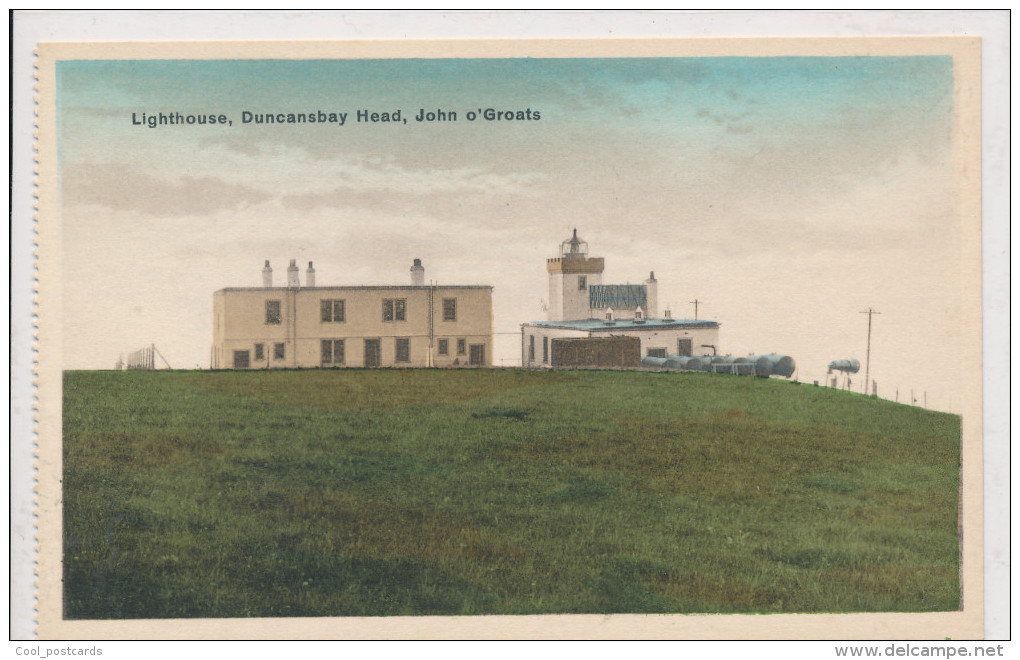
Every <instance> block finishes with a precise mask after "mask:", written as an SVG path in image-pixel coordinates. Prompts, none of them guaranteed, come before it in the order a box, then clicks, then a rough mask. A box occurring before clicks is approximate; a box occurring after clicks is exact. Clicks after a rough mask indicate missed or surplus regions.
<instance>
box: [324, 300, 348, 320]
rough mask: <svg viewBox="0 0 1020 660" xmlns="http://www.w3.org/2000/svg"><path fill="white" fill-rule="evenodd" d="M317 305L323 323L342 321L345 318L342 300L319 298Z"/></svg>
mask: <svg viewBox="0 0 1020 660" xmlns="http://www.w3.org/2000/svg"><path fill="white" fill-rule="evenodd" d="M319 307H320V312H321V314H320V318H321V319H322V322H323V323H343V322H344V321H345V320H346V319H345V318H344V301H343V300H320V301H319Z"/></svg>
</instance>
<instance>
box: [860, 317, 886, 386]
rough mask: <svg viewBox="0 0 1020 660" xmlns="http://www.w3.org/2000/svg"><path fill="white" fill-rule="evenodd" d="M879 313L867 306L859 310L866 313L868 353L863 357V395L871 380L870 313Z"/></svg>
mask: <svg viewBox="0 0 1020 660" xmlns="http://www.w3.org/2000/svg"><path fill="white" fill-rule="evenodd" d="M881 313H882V312H876V311H875V310H873V309H872V308H870V307H869V308H868V310H867V311H866V312H861V314H867V315H868V353H867V355H866V356H865V358H864V394H865V395H866V394H867V393H868V383H870V382H871V379H870V378H869V376H870V375H871V315H872V314H881Z"/></svg>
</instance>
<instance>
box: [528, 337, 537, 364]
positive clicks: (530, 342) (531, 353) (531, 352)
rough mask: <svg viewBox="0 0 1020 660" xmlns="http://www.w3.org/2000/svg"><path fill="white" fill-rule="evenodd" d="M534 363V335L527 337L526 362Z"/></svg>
mask: <svg viewBox="0 0 1020 660" xmlns="http://www.w3.org/2000/svg"><path fill="white" fill-rule="evenodd" d="M534 361H535V335H531V336H530V337H528V362H534Z"/></svg>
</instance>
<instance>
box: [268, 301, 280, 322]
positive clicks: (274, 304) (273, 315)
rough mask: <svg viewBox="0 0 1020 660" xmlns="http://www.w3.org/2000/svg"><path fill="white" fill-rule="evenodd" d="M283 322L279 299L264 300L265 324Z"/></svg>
mask: <svg viewBox="0 0 1020 660" xmlns="http://www.w3.org/2000/svg"><path fill="white" fill-rule="evenodd" d="M280 323H283V313H282V312H281V311H280V301H279V300H267V301H266V325H279V324H280Z"/></svg>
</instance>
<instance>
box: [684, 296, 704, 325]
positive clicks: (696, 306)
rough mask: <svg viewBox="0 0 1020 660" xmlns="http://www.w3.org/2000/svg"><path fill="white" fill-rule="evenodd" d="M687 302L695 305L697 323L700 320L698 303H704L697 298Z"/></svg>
mask: <svg viewBox="0 0 1020 660" xmlns="http://www.w3.org/2000/svg"><path fill="white" fill-rule="evenodd" d="M687 302H689V303H692V304H693V305H694V320H695V321H697V320H698V303H699V302H702V301H700V300H698V299H697V298H695V299H694V300H688V301H687Z"/></svg>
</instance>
